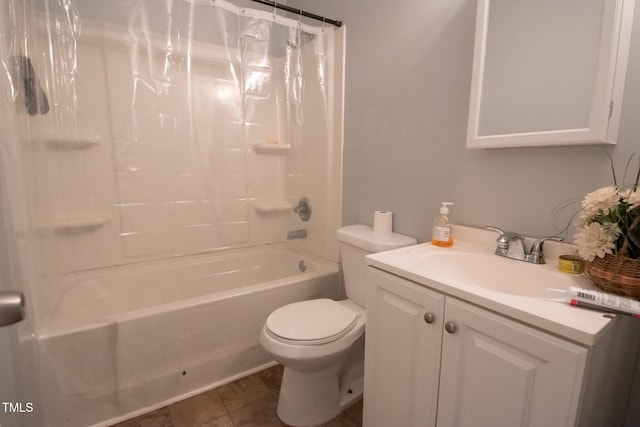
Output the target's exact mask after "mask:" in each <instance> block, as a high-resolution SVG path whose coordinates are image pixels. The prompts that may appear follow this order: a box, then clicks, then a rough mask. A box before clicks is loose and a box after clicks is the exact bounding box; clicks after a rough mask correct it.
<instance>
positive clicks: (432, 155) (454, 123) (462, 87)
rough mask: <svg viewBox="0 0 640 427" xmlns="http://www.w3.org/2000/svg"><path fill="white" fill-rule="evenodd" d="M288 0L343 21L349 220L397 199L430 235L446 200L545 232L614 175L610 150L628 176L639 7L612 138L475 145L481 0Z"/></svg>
mask: <svg viewBox="0 0 640 427" xmlns="http://www.w3.org/2000/svg"><path fill="white" fill-rule="evenodd" d="M289 4H290V5H291V6H293V7H299V8H302V9H306V10H309V11H313V12H314V13H319V14H322V15H326V16H328V17H330V18H333V19H341V20H342V21H343V22H344V23H345V25H346V27H347V34H348V37H347V60H346V80H345V87H346V89H345V141H344V198H343V218H342V220H343V224H351V223H364V224H371V223H372V221H373V211H374V210H377V209H389V210H392V211H393V212H394V230H395V231H397V232H400V233H405V234H409V235H412V236H415V237H417V238H418V239H419V240H420V241H421V242H424V241H427V240H428V239H429V238H430V227H431V222H432V220H433V218H434V217H435V215H436V214H437V211H438V207H439V203H440V202H441V201H445V200H447V201H453V202H455V203H456V205H455V207H454V208H453V211H452V212H453V214H454V217H455V218H456V220H457V222H458V223H460V224H467V225H474V226H484V225H488V224H491V225H495V226H498V227H501V228H504V229H508V230H514V231H519V232H521V233H524V234H528V235H531V236H546V235H550V234H554V233H555V232H556V231H558V229H560V228H562V227H563V226H564V225H565V222H566V218H567V216H566V215H564V216H563V219H561V220H560V221H559V223H556V220H555V217H556V213H557V210H558V208H559V207H560V206H562V205H563V204H565V203H566V202H569V201H572V200H576V201H579V200H581V199H582V197H583V196H584V194H585V193H587V192H589V191H592V190H594V189H596V188H599V187H601V186H604V185H610V184H611V183H612V180H611V172H610V165H609V161H608V158H607V156H606V155H604V154H603V152H602V151H603V150H604V151H606V152H608V153H610V154H611V155H612V156H613V158H614V160H615V163H616V168H617V170H618V173H619V174H620V175H622V172H623V169H624V166H625V164H626V161H627V159H628V157H629V156H630V155H631V153H633V152H638V153H639V154H640V121H639V120H638V117H640V7H639V6H636V10H635V18H634V30H633V35H632V45H631V49H630V58H629V66H628V73H627V82H626V89H625V98H624V105H623V111H622V120H621V128H620V134H619V138H618V144H617V145H616V146H614V147H604V148H595V147H593V146H591V147H570V148H565V147H553V148H527V149H522V148H520V149H515V148H514V149H496V150H468V149H466V148H465V138H466V126H467V114H468V102H469V90H470V81H471V65H472V59H473V40H474V30H475V10H476V1H475V0H404V1H402V2H389V1H386V0H350V1H343V0H323V1H321V2H319V1H312V0H291V1H289ZM636 164H637V163H636ZM578 206H579V205H578V204H577V203H576V204H573V205H571V206H570V207H569V208H568V209H566V210H565V213H566V212H569V211H570V212H571V213H572V212H574V211H575V210H577V209H578Z"/></svg>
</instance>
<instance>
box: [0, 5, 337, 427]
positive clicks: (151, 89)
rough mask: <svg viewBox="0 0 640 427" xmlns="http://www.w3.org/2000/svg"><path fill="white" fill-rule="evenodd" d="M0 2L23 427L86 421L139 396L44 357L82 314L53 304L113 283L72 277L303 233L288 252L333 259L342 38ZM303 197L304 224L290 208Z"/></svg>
mask: <svg viewBox="0 0 640 427" xmlns="http://www.w3.org/2000/svg"><path fill="white" fill-rule="evenodd" d="M247 3H248V2H244V4H247ZM0 5H1V12H0V13H1V15H0V19H1V24H2V25H1V29H0V61H1V63H0V88H1V92H0V96H1V98H0V133H1V134H0V150H1V151H0V154H1V158H0V161H1V167H2V174H3V176H4V177H5V182H6V183H7V187H8V197H7V200H5V201H3V202H6V203H3V206H0V209H3V210H6V211H7V212H9V211H10V213H11V217H12V218H13V222H14V228H15V230H16V233H15V234H16V242H17V244H18V252H19V254H20V260H21V267H22V269H23V273H24V275H25V277H24V281H25V291H26V293H27V298H28V315H29V316H28V322H27V323H26V326H24V327H23V329H24V331H23V332H22V335H23V336H24V337H27V338H25V339H24V340H23V341H25V342H27V341H30V340H34V342H35V343H36V344H34V348H36V350H34V351H35V352H36V353H37V354H36V358H35V361H34V362H33V364H34V366H33V369H32V371H33V374H34V375H35V374H36V373H38V374H39V376H40V384H41V388H42V392H41V394H42V401H43V402H42V404H41V405H40V406H39V408H42V411H36V412H38V413H39V414H40V415H41V416H45V417H46V420H47V422H46V423H42V424H40V422H41V421H42V420H39V421H28V420H27V421H26V424H25V425H65V426H71V425H88V424H92V423H95V422H100V421H101V420H104V419H108V418H109V417H117V416H118V415H121V411H122V410H123V409H122V408H127V410H131V408H133V407H134V406H135V405H133V406H132V404H131V402H132V401H135V400H136V399H137V397H135V396H133V397H131V398H130V402H126V397H123V394H122V393H117V388H118V384H117V381H116V380H113V378H102V377H99V375H98V376H96V375H95V374H93V373H92V371H91V366H90V365H91V363H94V362H95V361H94V362H91V361H89V356H86V357H85V358H84V359H82V357H80V359H78V360H82V363H79V362H77V361H74V362H73V363H71V362H70V360H71V359H73V360H76V359H74V357H70V356H69V354H68V353H64V352H63V353H60V354H53V353H54V352H55V351H58V350H60V349H53V350H52V349H51V348H49V347H47V348H46V350H43V348H44V346H43V344H42V343H41V342H39V339H40V338H41V337H43V336H45V337H50V336H53V335H56V334H58V333H60V331H59V329H56V328H58V327H65V325H68V324H70V323H69V322H70V320H69V319H70V318H71V317H73V316H74V315H75V314H72V313H64V312H60V309H59V306H60V301H62V300H64V299H68V298H85V299H86V300H87V301H89V300H93V301H94V302H95V301H98V302H99V303H102V302H101V301H102V300H101V298H103V297H104V295H103V293H104V292H105V290H99V291H98V290H95V289H92V288H91V283H90V282H91V281H90V280H88V281H87V286H86V288H83V289H78V288H77V286H76V287H75V288H73V289H71V288H70V287H69V286H68V282H69V281H68V280H66V278H67V277H69V276H70V275H73V274H78V273H79V272H84V274H90V273H86V272H91V271H99V270H100V269H105V268H116V267H117V266H123V265H124V266H126V265H131V264H138V263H144V262H147V261H153V260H161V259H166V258H170V257H175V256H184V255H190V254H199V253H205V252H209V251H213V250H219V249H224V248H236V247H244V246H253V245H259V244H265V243H273V242H279V241H285V239H286V234H287V231H289V230H291V229H295V228H302V226H305V227H306V228H308V229H309V231H310V232H309V236H310V238H309V239H307V240H306V241H305V242H297V243H299V244H300V245H302V246H304V248H305V249H306V250H310V251H312V252H315V253H317V254H319V255H322V256H325V257H327V258H330V259H331V258H333V259H336V260H337V245H336V244H335V240H334V239H335V237H334V236H335V229H336V228H337V226H339V225H340V196H341V195H340V184H341V182H340V179H341V174H340V167H341V102H342V101H341V96H342V95H341V93H342V82H341V81H340V80H341V78H342V77H341V76H342V71H341V66H342V62H341V61H342V58H340V57H339V56H340V55H341V52H342V50H341V47H340V41H339V40H342V39H341V37H343V36H342V35H337V34H336V30H335V29H333V28H331V27H325V26H312V25H308V24H307V23H302V22H300V21H299V20H298V19H288V18H285V17H282V16H280V15H278V14H277V13H276V12H275V11H271V10H268V11H257V10H253V9H249V8H241V7H237V6H235V5H233V4H231V3H228V2H226V1H224V0H165V1H157V0H120V1H117V2H116V1H103V0H0ZM336 46H337V51H336ZM336 52H338V53H336ZM302 196H306V197H308V198H309V199H311V201H312V205H313V208H314V217H313V218H312V220H311V221H310V222H309V223H305V224H302V223H300V222H299V221H300V220H299V219H298V218H297V217H296V216H295V215H294V214H293V213H292V212H291V211H292V207H293V206H295V205H296V204H297V201H298V199H299V198H300V197H302ZM313 236H316V237H313ZM106 292H108V290H107V291H106ZM78 295H80V296H79V297H78ZM104 298H105V301H106V300H107V299H106V298H107V297H104ZM105 303H106V302H105ZM76 314H77V313H76ZM74 318H75V317H74ZM94 320H95V319H94ZM74 327H77V328H81V325H78V324H74ZM24 351H27V350H24ZM45 353H46V354H45ZM43 354H44V355H43ZM95 363H104V364H106V365H108V364H109V363H111V362H109V361H107V360H106V359H104V360H102V361H97V362H95ZM83 369H84V370H86V371H87V372H85V374H86V375H84V374H83V373H82V372H81V371H82V370H83ZM92 375H94V376H93V377H92ZM105 376H108V375H106V374H105ZM43 378H44V379H43ZM114 378H115V374H114ZM42 384H44V385H42ZM34 396H35V391H34ZM34 399H35V397H34ZM123 399H124V400H125V401H123ZM143 400H144V399H143ZM148 404H149V402H146V403H145V405H148ZM36 415H38V414H36ZM34 417H35V415H34ZM35 419H36V418H33V420H35Z"/></svg>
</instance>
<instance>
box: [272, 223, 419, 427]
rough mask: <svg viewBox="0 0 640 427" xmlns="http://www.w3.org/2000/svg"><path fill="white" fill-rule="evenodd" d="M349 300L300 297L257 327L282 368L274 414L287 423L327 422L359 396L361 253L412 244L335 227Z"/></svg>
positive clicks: (363, 316) (399, 237)
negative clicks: (276, 406) (337, 229)
mask: <svg viewBox="0 0 640 427" xmlns="http://www.w3.org/2000/svg"><path fill="white" fill-rule="evenodd" d="M338 238H339V240H340V252H341V259H342V268H343V272H344V277H345V291H346V294H347V297H348V299H346V300H342V301H334V300H330V299H317V300H308V301H300V302H296V303H293V304H289V305H286V306H284V307H280V308H278V309H277V310H275V311H274V312H273V313H271V314H270V315H269V317H268V318H267V321H266V322H265V324H264V326H263V327H262V332H261V334H260V343H261V344H262V346H263V348H264V349H265V351H266V352H267V353H268V354H269V355H270V356H271V357H272V358H273V359H274V360H276V361H277V362H279V363H281V364H282V365H283V366H284V373H283V375H282V384H281V386H280V397H279V399H278V409H277V413H278V416H279V417H280V419H281V420H282V421H283V422H284V423H286V424H288V425H291V426H299V427H303V426H314V425H318V424H322V423H324V422H327V421H329V420H331V419H332V418H334V417H335V416H337V415H338V414H340V412H341V411H342V410H343V409H344V408H346V407H348V406H349V405H350V404H351V403H353V402H355V401H356V400H357V399H359V398H360V396H361V395H362V389H363V387H362V383H363V378H364V331H365V324H366V309H365V304H366V282H365V272H366V266H365V264H364V257H365V256H366V255H367V254H369V253H373V252H380V251H382V250H389V249H395V248H399V247H403V246H408V245H412V244H415V243H417V242H416V240H415V239H413V238H411V237H407V236H402V235H399V234H395V233H378V232H374V231H373V229H372V228H371V227H368V226H364V225H352V226H348V227H343V228H341V229H340V230H339V231H338Z"/></svg>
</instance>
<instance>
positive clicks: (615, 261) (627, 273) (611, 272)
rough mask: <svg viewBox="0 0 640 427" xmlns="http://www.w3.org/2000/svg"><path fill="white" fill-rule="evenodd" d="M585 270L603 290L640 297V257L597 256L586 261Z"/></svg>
mask: <svg viewBox="0 0 640 427" xmlns="http://www.w3.org/2000/svg"><path fill="white" fill-rule="evenodd" d="M584 272H585V274H586V275H587V276H588V277H589V278H590V279H591V280H592V281H593V283H594V284H595V285H596V286H597V287H599V288H600V289H602V290H603V291H606V292H611V293H614V294H618V295H624V296H626V297H630V298H635V299H640V259H631V258H627V257H625V256H620V255H605V257H604V258H598V257H596V258H595V259H594V260H593V261H589V262H586V263H585V268H584Z"/></svg>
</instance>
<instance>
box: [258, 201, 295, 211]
mask: <svg viewBox="0 0 640 427" xmlns="http://www.w3.org/2000/svg"><path fill="white" fill-rule="evenodd" d="M254 207H255V209H256V212H260V213H275V212H285V211H289V210H291V209H293V206H292V205H291V203H289V202H255V205H254Z"/></svg>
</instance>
